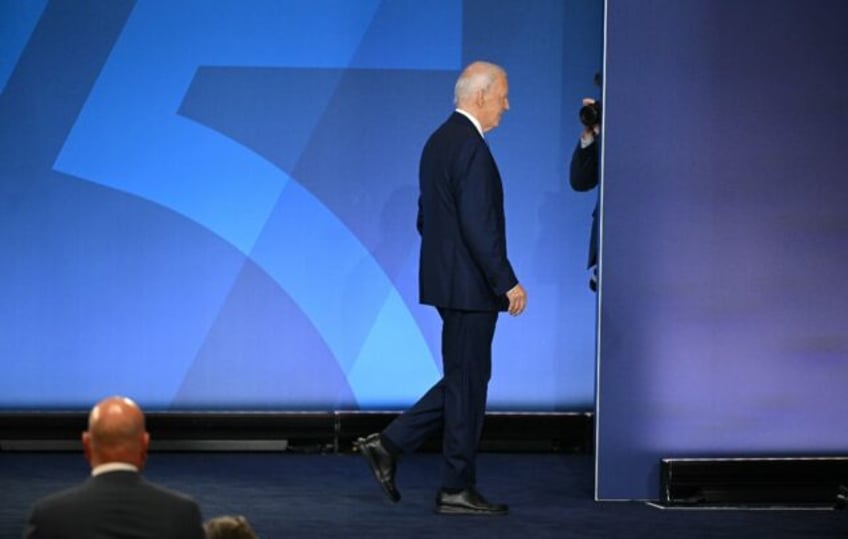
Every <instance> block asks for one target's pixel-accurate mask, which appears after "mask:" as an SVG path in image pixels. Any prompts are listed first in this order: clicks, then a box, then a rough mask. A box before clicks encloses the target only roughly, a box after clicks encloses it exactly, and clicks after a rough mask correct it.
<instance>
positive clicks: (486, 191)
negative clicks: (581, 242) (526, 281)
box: [418, 112, 518, 311]
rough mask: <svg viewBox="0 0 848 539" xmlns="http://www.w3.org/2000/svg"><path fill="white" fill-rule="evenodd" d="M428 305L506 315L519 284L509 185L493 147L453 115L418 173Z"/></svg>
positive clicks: (423, 297) (422, 287)
mask: <svg viewBox="0 0 848 539" xmlns="http://www.w3.org/2000/svg"><path fill="white" fill-rule="evenodd" d="M419 185H420V189H421V192H420V197H419V199H418V231H419V232H420V233H421V258H420V268H419V269H420V271H419V292H420V298H419V299H420V301H421V303H424V304H427V305H434V306H436V307H441V308H448V309H457V310H467V311H503V310H506V308H507V307H508V305H509V300H508V299H507V297H506V292H507V291H508V290H510V289H511V288H512V287H514V286H515V285H516V284H518V279H516V277H515V273H514V272H513V269H512V266H511V265H510V263H509V260H508V258H507V252H506V234H505V220H504V208H503V185H502V183H501V176H500V173H499V172H498V167H497V165H495V160H494V158H493V157H492V154H491V152H490V151H489V147H488V145H487V144H486V142H485V141H484V140H483V137H482V136H481V135H480V133H479V132H478V131H477V129H476V128H475V127H474V124H473V123H471V121H470V120H469V119H468V118H466V117H465V116H463V115H462V114H459V113H457V112H454V113H453V114H451V116H450V117H449V118H448V119H447V121H446V122H445V123H443V124H442V125H441V126H440V127H439V128H438V129H437V130H436V131H435V132H434V133H433V134H432V135H431V136H430V138H429V139H428V141H427V144H426V145H425V146H424V150H423V152H422V155H421V163H420V168H419Z"/></svg>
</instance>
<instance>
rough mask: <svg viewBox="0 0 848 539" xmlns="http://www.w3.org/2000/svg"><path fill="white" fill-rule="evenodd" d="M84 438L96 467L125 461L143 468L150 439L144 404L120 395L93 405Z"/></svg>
mask: <svg viewBox="0 0 848 539" xmlns="http://www.w3.org/2000/svg"><path fill="white" fill-rule="evenodd" d="M82 439H83V446H84V447H85V452H86V457H87V458H88V461H89V463H90V464H91V466H92V467H95V466H99V465H101V464H107V463H110V462H123V463H127V464H133V465H135V466H137V467H139V468H141V467H142V466H143V465H144V461H145V460H146V458H147V447H148V445H149V442H150V437H149V435H148V434H147V431H146V430H145V427H144V413H142V411H141V408H139V407H138V405H137V404H136V403H135V402H133V401H132V400H131V399H128V398H126V397H119V396H116V397H109V398H106V399H103V400H102V401H100V402H99V403H97V404H96V405H95V406H94V408H92V409H91V413H90V414H89V416H88V430H87V431H86V432H84V433H83V437H82Z"/></svg>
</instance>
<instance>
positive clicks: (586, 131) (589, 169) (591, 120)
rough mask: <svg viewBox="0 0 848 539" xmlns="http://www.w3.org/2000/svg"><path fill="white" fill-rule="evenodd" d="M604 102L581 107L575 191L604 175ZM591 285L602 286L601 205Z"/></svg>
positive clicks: (572, 174) (572, 173) (588, 101)
mask: <svg viewBox="0 0 848 539" xmlns="http://www.w3.org/2000/svg"><path fill="white" fill-rule="evenodd" d="M595 84H597V85H598V86H600V85H601V76H600V73H599V74H596V75H595ZM601 111H602V108H601V102H600V101H597V100H595V99H592V98H589V97H586V98H584V99H583V106H582V107H581V108H580V113H579V118H580V123H582V124H583V131H582V132H581V133H580V140H579V141H578V142H577V147H576V148H574V153H573V154H572V155H571V166H570V168H569V183H570V184H571V188H572V189H574V190H575V191H580V192H586V191H591V190H592V189H594V188H595V187H597V186H598V179H599V176H600V167H599V156H600V153H601V152H600V138H601V123H602V121H601ZM587 267H588V268H589V288H591V289H592V291H597V289H598V204H597V203H596V204H595V209H594V211H593V212H592V232H591V236H590V238H589V260H588V263H587Z"/></svg>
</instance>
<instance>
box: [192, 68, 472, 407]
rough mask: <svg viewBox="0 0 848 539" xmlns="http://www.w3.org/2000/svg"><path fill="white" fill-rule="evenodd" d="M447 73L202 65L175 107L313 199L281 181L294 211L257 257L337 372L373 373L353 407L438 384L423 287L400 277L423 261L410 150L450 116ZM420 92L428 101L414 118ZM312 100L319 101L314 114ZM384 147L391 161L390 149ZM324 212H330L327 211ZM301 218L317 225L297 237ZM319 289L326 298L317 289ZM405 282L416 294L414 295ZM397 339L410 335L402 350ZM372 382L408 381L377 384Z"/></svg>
mask: <svg viewBox="0 0 848 539" xmlns="http://www.w3.org/2000/svg"><path fill="white" fill-rule="evenodd" d="M453 77H455V74H454V73H447V72H422V71H415V70H392V71H388V72H385V71H382V70H359V69H353V70H321V69H276V70H275V69H270V68H264V69H256V68H202V69H200V70H199V71H198V75H197V77H196V78H195V80H194V82H193V83H192V86H191V88H190V90H189V91H188V92H187V94H186V99H185V101H184V103H183V105H182V107H181V108H180V113H181V114H184V115H186V116H187V117H191V118H193V119H195V120H197V121H198V122H201V123H203V124H204V125H207V126H209V127H211V128H213V129H215V130H217V131H220V132H222V133H224V134H227V135H228V136H230V137H232V138H233V139H235V140H238V141H239V142H241V143H242V144H244V145H245V146H248V147H250V148H251V149H253V150H254V151H255V152H256V153H258V154H260V155H262V156H263V157H266V158H267V159H269V160H270V161H272V162H274V163H276V164H278V165H279V166H281V167H284V168H288V169H289V170H291V169H294V170H295V173H294V174H293V176H295V177H297V178H298V181H299V183H300V184H302V185H303V186H304V187H306V188H307V189H308V190H309V191H308V192H306V191H303V190H300V189H296V188H295V187H294V186H287V188H286V191H285V193H284V196H291V197H294V199H293V200H295V201H296V204H292V203H291V201H285V204H286V205H287V206H289V207H290V209H289V210H287V211H286V212H284V213H283V214H281V215H279V216H276V217H275V218H274V219H272V220H269V225H268V227H266V230H265V234H264V235H263V237H264V238H266V239H267V241H263V242H261V243H258V244H257V246H256V247H255V248H254V250H253V253H252V255H251V256H252V257H253V259H254V260H257V261H259V262H260V263H261V265H262V266H263V267H264V268H265V269H266V270H267V271H269V272H271V273H272V274H273V275H274V276H275V278H277V280H278V281H279V282H281V283H285V286H286V290H287V291H288V292H289V294H291V295H292V297H294V298H295V299H296V301H297V302H298V304H299V305H300V306H301V307H302V308H303V309H304V312H305V313H307V315H308V316H309V317H310V318H311V319H312V320H313V321H314V323H315V324H316V325H317V326H318V327H320V328H321V331H322V334H323V336H324V338H325V340H326V342H327V343H328V346H330V348H331V349H332V350H333V352H334V355H335V356H336V358H337V360H338V361H339V364H340V365H341V367H342V368H343V369H344V370H345V372H350V371H351V370H352V369H353V367H354V366H356V368H357V372H359V373H362V372H370V373H371V376H358V377H357V378H356V380H357V381H356V382H353V381H352V386H353V388H354V391H355V392H356V393H357V394H358V395H359V396H360V398H361V397H362V396H366V395H368V396H371V398H372V400H373V401H374V402H381V403H384V404H385V403H387V402H392V403H397V404H399V403H403V402H404V401H407V400H409V399H411V398H414V397H415V396H417V395H418V394H420V393H421V392H422V391H423V390H426V389H427V387H428V386H429V384H430V383H432V381H433V380H434V378H435V377H436V375H437V373H436V371H435V369H434V367H433V363H434V362H433V360H432V356H433V353H432V352H431V351H430V350H429V349H428V346H427V341H426V340H424V339H423V338H422V337H421V334H420V331H419V330H418V329H417V327H418V323H417V319H416V318H414V315H412V316H411V315H410V313H409V311H408V308H407V307H406V305H413V304H416V303H417V282H416V281H415V279H403V278H402V276H401V275H400V272H403V271H409V272H413V273H414V272H415V271H416V270H417V267H416V265H415V264H408V263H407V262H408V261H409V259H410V258H414V259H415V260H417V257H416V256H415V255H416V254H417V246H418V241H417V236H416V233H415V229H414V219H415V212H416V193H417V186H416V183H417V179H416V176H417V161H418V153H419V152H420V147H421V145H422V144H423V140H424V139H425V138H426V136H427V134H428V130H429V129H431V128H432V126H433V125H435V124H436V123H437V122H438V121H439V120H441V119H442V118H441V116H442V115H443V114H444V110H445V109H446V107H444V106H440V105H439V101H447V99H444V95H445V91H444V88H449V87H450V84H451V82H452V80H453ZM257 89H261V90H259V91H257ZM427 89H430V90H429V93H430V96H429V97H428V96H427V93H428V90H427ZM422 92H423V93H424V99H421V94H422ZM304 95H308V96H310V98H309V99H304V98H303V97H302V96H304ZM416 95H417V96H418V97H417V98H416V99H418V100H421V101H423V102H425V103H432V105H431V106H429V107H415V108H414V109H413V110H410V107H409V101H410V100H412V99H413V98H414V96H416ZM312 96H318V98H319V99H320V100H321V102H322V103H324V102H326V104H323V105H322V109H323V110H321V114H316V112H317V111H316V110H315V109H316V106H315V104H314V100H313V98H312ZM375 111H378V112H375ZM316 116H317V118H318V120H317V121H315V120H313V118H315V117H316ZM401 122H403V125H400V123H401ZM304 125H308V126H310V128H311V130H310V129H306V128H304ZM304 138H306V140H304ZM389 139H391V147H392V151H391V152H389V151H386V150H385V148H386V147H388V146H389V144H388V143H389ZM363 160H365V161H366V162H367V163H368V164H369V166H368V167H367V168H363V166H362V162H363ZM339 186H342V188H341V189H340V188H339ZM312 196H317V197H318V199H320V201H321V203H320V205H319V204H316V203H315V201H314V200H311V197H312ZM282 199H283V197H281V204H282V203H283V200H282ZM325 206H326V209H325ZM308 209H311V210H309V211H308ZM327 210H330V211H332V212H333V214H335V215H333V216H329V215H324V214H325V213H326V211H327ZM293 216H294V217H293ZM337 219H340V220H341V221H342V222H343V224H344V226H343V227H342V226H340V224H339V223H337V222H336V221H337ZM281 223H285V226H282V225H281ZM305 223H310V226H312V227H319V226H320V227H321V230H317V229H316V230H310V231H309V234H308V235H306V236H305V235H304V231H303V225H304V224H305ZM349 231H353V232H355V233H356V238H357V242H356V243H353V244H351V243H350V242H349V241H348V240H346V239H345V237H346V236H348V235H349ZM304 237H306V239H307V240H308V241H306V242H304V241H303V240H304ZM316 237H317V238H319V239H318V241H316ZM359 242H362V243H364V247H366V248H367V251H362V247H361V246H360V245H359ZM348 244H350V245H348ZM280 245H284V246H286V247H285V248H281V247H280ZM328 247H330V249H329V250H328ZM372 259H373V260H376V261H377V262H378V263H379V266H378V265H375V264H374V263H373V261H372ZM347 260H349V261H351V262H346V261H347ZM387 270H389V271H387ZM384 273H387V274H388V275H387V276H388V280H387V279H386V276H384V275H383V274H384ZM395 278H397V279H395ZM316 282H318V283H322V285H321V290H315V289H316ZM412 283H415V285H416V286H408V285H410V284H412ZM399 284H403V285H407V286H406V287H405V288H401V287H399V286H398V285H399ZM398 292H400V295H401V296H402V297H398ZM383 298H385V299H383ZM401 299H402V300H403V301H399V300H401ZM404 303H405V304H406V305H405V304H404ZM412 311H413V312H416V311H417V312H418V313H420V311H421V310H420V309H412ZM419 316H420V314H419ZM398 334H403V335H406V336H407V338H406V339H405V342H404V341H398V339H397V337H396V336H397V335H398ZM366 342H368V343H370V344H369V345H368V346H367V348H363V346H364V344H365V343H366ZM401 343H402V344H401ZM399 357H401V358H402V360H401V361H399V360H398V358H399ZM366 366H367V367H366ZM392 373H396V375H397V378H395V377H393V376H392ZM378 374H379V375H380V376H385V377H386V378H387V379H403V380H407V381H408V382H406V383H405V384H404V385H403V386H399V385H391V384H385V383H384V382H382V381H381V380H380V378H379V377H378V376H376V375H378ZM387 392H388V393H387Z"/></svg>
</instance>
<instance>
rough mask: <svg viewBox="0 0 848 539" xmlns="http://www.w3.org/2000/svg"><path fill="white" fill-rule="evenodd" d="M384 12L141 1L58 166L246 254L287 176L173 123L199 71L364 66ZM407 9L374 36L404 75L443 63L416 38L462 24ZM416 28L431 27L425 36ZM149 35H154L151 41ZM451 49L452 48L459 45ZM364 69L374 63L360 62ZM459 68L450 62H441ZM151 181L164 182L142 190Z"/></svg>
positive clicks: (439, 11)
mask: <svg viewBox="0 0 848 539" xmlns="http://www.w3.org/2000/svg"><path fill="white" fill-rule="evenodd" d="M392 4H393V3H392V2H388V3H386V4H385V5H389V6H390V5H392ZM383 5H384V3H383V2H378V1H368V2H365V1H363V2H347V1H345V0H325V1H322V2H313V1H307V0H301V1H294V0H290V1H287V2H277V1H272V0H266V1H263V2H255V3H252V4H251V8H250V9H245V8H244V5H243V4H242V3H241V2H238V1H227V2H224V1H220V2H213V3H210V2H206V1H201V0H195V1H186V2H179V3H165V2H157V1H149V0H143V1H140V2H138V4H137V5H136V7H135V9H134V11H133V14H132V17H131V19H130V21H129V22H128V24H127V28H126V29H125V31H124V33H123V34H122V36H121V39H120V41H119V42H118V43H117V44H116V46H115V48H114V50H113V52H112V56H111V58H110V62H109V63H108V64H107V65H106V66H105V68H104V70H103V73H102V75H101V76H100V78H99V80H98V83H97V85H96V87H95V88H94V89H93V91H92V93H91V96H90V99H89V101H88V103H87V104H86V107H85V109H84V110H83V112H82V114H81V115H80V118H79V120H78V122H77V123H76V125H75V126H74V130H73V132H72V133H71V135H70V137H69V138H68V141H67V143H66V145H65V148H64V149H63V152H62V154H61V155H60V156H59V159H58V160H57V162H56V168H57V169H58V170H61V171H63V172H67V173H70V174H74V175H76V176H79V177H82V178H86V179H89V180H90V181H95V182H98V183H101V184H103V185H108V186H110V187H114V188H116V189H119V190H123V191H126V192H129V193H132V194H135V195H137V196H141V197H144V198H148V199H150V200H154V201H157V202H158V203H160V204H163V205H165V206H167V207H170V208H172V209H174V210H175V211H177V212H178V213H181V214H183V215H186V216H189V217H190V218H192V219H195V220H197V221H198V222H199V223H201V224H202V225H203V226H205V227H206V228H208V229H209V230H211V231H212V232H214V233H216V234H218V235H220V236H221V237H223V238H225V239H227V240H228V241H230V242H231V243H233V245H235V246H236V247H238V248H239V249H240V250H242V252H244V253H249V252H250V249H251V247H252V244H253V241H255V239H256V238H257V237H258V235H259V234H260V233H261V230H262V227H263V224H264V219H265V218H266V217H267V216H268V215H269V214H270V213H271V211H272V208H273V203H274V201H275V200H276V197H277V195H279V193H280V191H281V189H282V187H283V186H284V185H285V182H286V178H285V177H284V176H282V175H280V173H279V171H277V170H274V169H272V168H271V167H269V166H268V163H267V162H265V161H264V160H262V159H258V158H257V157H256V156H252V155H251V154H250V152H245V151H244V149H243V148H240V147H237V146H234V145H232V144H231V142H230V141H229V140H226V139H223V138H222V137H220V136H217V135H216V134H215V133H209V132H207V131H206V130H205V129H203V128H201V127H199V126H197V125H196V124H194V123H192V122H186V121H185V119H183V118H181V117H180V116H178V115H176V114H175V111H176V110H177V109H178V108H179V106H180V103H181V102H182V100H183V97H184V94H185V91H186V89H187V88H188V86H189V84H190V83H191V81H192V79H193V77H194V74H195V71H196V69H197V68H198V66H200V65H242V66H292V67H300V66H308V67H340V68H347V67H363V66H359V65H355V64H354V63H353V62H354V61H355V59H356V57H357V53H358V50H359V48H360V47H361V46H362V45H363V43H367V42H368V41H369V39H368V38H369V36H370V35H371V34H370V33H369V31H370V24H371V22H372V20H373V19H374V17H375V16H376V14H378V13H379V12H380V10H381V9H385V8H383V7H382V6H383ZM404 5H405V6H406V10H407V11H406V13H407V17H405V18H404V19H402V20H397V21H394V25H386V24H380V26H379V30H380V36H381V37H380V39H387V37H385V34H386V32H388V35H389V36H390V38H391V41H392V43H393V47H394V48H395V49H398V50H406V51H407V55H408V62H409V64H410V65H409V66H408V67H414V68H418V67H419V64H420V66H421V68H424V69H429V68H431V67H432V66H433V65H434V64H436V63H438V62H439V60H440V56H438V54H435V55H434V54H433V53H439V49H436V50H435V51H433V50H430V49H426V48H422V46H421V43H420V39H419V38H413V37H412V36H417V35H419V34H421V33H424V34H433V33H437V34H439V35H440V30H441V28H442V26H443V25H445V24H447V25H448V28H451V27H458V25H459V23H458V22H454V23H453V24H450V23H445V22H444V21H450V20H451V17H453V18H455V17H458V16H459V10H458V9H456V5H457V2H445V3H442V5H443V7H441V8H436V9H435V14H433V13H431V12H432V11H433V8H432V6H423V5H417V4H412V3H407V4H404ZM328 13H331V14H332V16H327V14H328ZM445 14H446V15H447V16H445ZM377 18H378V20H382V17H377ZM424 22H427V23H429V24H437V23H438V25H439V26H438V27H436V28H428V27H425V26H422V24H423V23H424ZM151 35H155V36H156V40H155V42H153V43H151V40H150V36H151ZM456 37H457V39H458V38H459V36H458V35H457V36H456ZM448 41H449V40H448ZM407 42H410V43H409V45H407ZM365 48H366V49H368V48H370V47H367V46H366V47H365ZM443 48H446V46H444V47H443ZM453 50H454V51H455V50H460V43H459V42H458V41H457V42H456V43H454V47H453ZM442 54H444V53H442ZM365 60H366V61H368V60H371V61H373V60H374V59H373V58H371V57H370V56H369V55H366V58H365ZM455 61H456V54H455V53H454V54H452V55H450V57H449V58H446V59H442V60H441V64H442V65H452V63H453V62H455ZM364 67H370V66H367V65H366V66H364ZM375 67H380V66H375ZM151 176H159V177H167V178H168V181H162V182H149V181H147V178H149V177H151ZM234 214H237V216H238V217H237V218H233V215H234Z"/></svg>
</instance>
